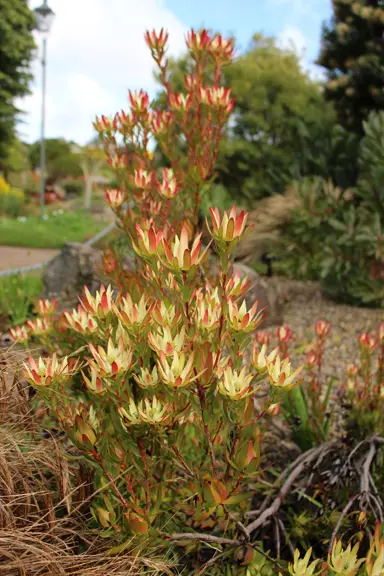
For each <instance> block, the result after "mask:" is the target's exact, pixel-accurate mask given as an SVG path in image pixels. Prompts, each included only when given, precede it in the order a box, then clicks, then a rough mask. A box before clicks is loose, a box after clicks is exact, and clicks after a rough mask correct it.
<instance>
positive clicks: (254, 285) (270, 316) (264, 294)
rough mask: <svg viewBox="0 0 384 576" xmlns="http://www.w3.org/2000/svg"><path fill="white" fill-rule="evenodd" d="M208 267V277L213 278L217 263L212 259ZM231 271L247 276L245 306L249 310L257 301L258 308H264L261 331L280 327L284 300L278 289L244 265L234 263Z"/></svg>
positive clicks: (216, 270) (282, 320)
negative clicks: (268, 327)
mask: <svg viewBox="0 0 384 576" xmlns="http://www.w3.org/2000/svg"><path fill="white" fill-rule="evenodd" d="M208 266H209V273H208V274H209V276H215V275H216V274H217V273H218V261H217V260H216V259H212V261H211V262H210V263H209V264H208ZM233 271H234V273H236V272H238V273H239V274H240V277H242V278H244V276H247V277H248V280H249V281H250V286H249V288H248V292H247V293H246V295H245V300H246V302H247V306H248V307H249V308H250V307H251V306H253V304H254V303H255V301H256V300H257V301H258V302H259V308H260V309H261V308H265V313H266V315H265V319H264V322H263V323H262V325H261V329H264V328H266V327H267V326H280V325H281V324H283V323H284V298H283V296H282V294H281V293H280V291H279V289H278V288H277V287H276V286H275V285H273V284H272V283H270V282H268V280H267V279H266V278H263V277H262V276H260V274H258V273H257V272H255V271H254V270H253V269H252V268H250V267H249V266H247V265H246V264H242V263H240V262H235V263H234V264H233Z"/></svg>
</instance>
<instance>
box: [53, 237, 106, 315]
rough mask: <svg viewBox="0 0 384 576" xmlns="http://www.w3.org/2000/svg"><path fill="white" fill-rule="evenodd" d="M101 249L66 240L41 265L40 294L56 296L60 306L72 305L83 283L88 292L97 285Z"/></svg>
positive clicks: (82, 288)
mask: <svg viewBox="0 0 384 576" xmlns="http://www.w3.org/2000/svg"><path fill="white" fill-rule="evenodd" d="M100 265H101V251H100V250H96V249H94V248H92V247H90V246H85V245H84V244H78V243H75V242H71V243H68V244H66V245H65V246H64V248H63V249H62V250H61V252H60V253H59V254H58V255H57V256H56V257H55V258H53V259H52V260H51V261H50V262H49V263H48V265H47V266H46V268H45V271H44V275H43V282H44V297H45V298H53V297H56V298H58V299H59V305H60V308H73V307H74V306H76V305H77V303H78V296H79V295H80V294H82V293H83V290H84V286H87V288H88V289H89V290H90V292H91V293H95V291H96V290H97V289H98V288H99V287H100V283H101V280H100V272H99V266H100Z"/></svg>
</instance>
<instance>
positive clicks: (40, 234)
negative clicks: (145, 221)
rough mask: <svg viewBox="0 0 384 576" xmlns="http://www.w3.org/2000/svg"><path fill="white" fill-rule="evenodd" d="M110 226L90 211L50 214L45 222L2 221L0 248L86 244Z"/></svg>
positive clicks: (36, 220) (29, 218)
mask: <svg viewBox="0 0 384 576" xmlns="http://www.w3.org/2000/svg"><path fill="white" fill-rule="evenodd" d="M106 225H107V223H105V222H100V221H97V220H95V219H94V218H93V217H92V215H90V214H89V213H88V212H83V211H81V212H80V211H79V212H64V213H63V214H56V215H54V214H50V215H48V216H47V219H46V220H41V219H40V218H39V217H38V216H29V217H28V218H27V220H26V221H24V222H21V221H20V220H14V219H11V218H2V219H1V220H0V245H3V246H23V247H26V248H62V247H63V246H64V244H65V243H66V242H84V241H86V240H88V239H89V238H92V236H94V235H95V234H97V233H98V232H100V230H102V229H103V228H104V227H105V226H106Z"/></svg>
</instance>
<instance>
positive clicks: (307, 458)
mask: <svg viewBox="0 0 384 576" xmlns="http://www.w3.org/2000/svg"><path fill="white" fill-rule="evenodd" d="M329 446H330V444H323V445H322V446H319V447H317V448H312V449H311V450H309V451H308V452H306V453H305V454H302V455H301V456H299V458H297V459H296V461H295V462H294V463H293V465H295V464H298V465H296V468H294V469H293V470H292V472H291V474H290V475H289V476H288V478H287V480H286V481H285V483H284V484H283V486H282V488H281V489H280V492H279V494H278V495H277V497H276V498H275V499H274V501H273V502H272V505H271V506H269V508H266V509H264V511H263V512H262V513H261V514H260V516H259V517H258V518H256V520H254V521H253V522H251V523H250V524H249V525H248V526H247V534H248V535H249V534H251V533H252V532H254V531H255V530H257V528H259V527H260V526H262V525H263V524H264V522H265V521H266V520H268V518H269V517H270V516H273V515H275V514H276V512H277V511H278V509H279V508H280V506H281V503H282V501H283V500H284V498H285V496H286V495H287V493H288V492H289V490H290V488H291V487H292V485H293V484H294V482H295V481H296V480H297V478H298V477H299V476H300V474H301V473H302V472H303V470H304V469H305V468H306V466H307V465H308V464H309V463H310V462H312V461H313V460H315V459H316V458H317V456H318V455H319V454H321V452H322V451H323V450H326V449H327V448H328V447H329ZM288 470H289V469H288ZM288 470H285V471H284V472H283V474H281V476H280V479H282V478H284V477H286V476H287V474H288ZM269 499H270V497H269ZM267 500H268V499H266V501H267ZM263 508H264V505H263V506H262V508H261V510H262V509H263Z"/></svg>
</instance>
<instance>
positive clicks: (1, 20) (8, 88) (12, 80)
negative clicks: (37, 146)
mask: <svg viewBox="0 0 384 576" xmlns="http://www.w3.org/2000/svg"><path fill="white" fill-rule="evenodd" d="M0 15H1V17H0V169H4V168H5V169H6V165H5V164H6V159H7V158H8V154H9V152H8V148H9V147H10V146H11V145H12V141H13V139H14V138H15V129H16V122H17V117H18V114H19V110H18V108H17V107H16V105H15V98H17V97H22V96H25V95H26V94H28V93H29V85H30V81H31V79H32V75H31V73H30V69H29V65H30V62H31V60H32V58H33V53H34V50H35V42H34V39H33V35H32V30H33V29H34V26H35V18H34V15H33V12H32V11H31V10H30V9H29V8H28V4H27V2H26V0H0Z"/></svg>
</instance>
